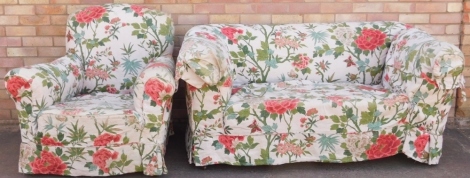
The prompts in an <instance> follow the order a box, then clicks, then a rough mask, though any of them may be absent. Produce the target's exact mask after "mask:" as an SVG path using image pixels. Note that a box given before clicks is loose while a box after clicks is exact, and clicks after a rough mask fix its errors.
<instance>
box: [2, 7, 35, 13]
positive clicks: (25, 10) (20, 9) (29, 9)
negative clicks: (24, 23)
mask: <svg viewBox="0 0 470 178" xmlns="http://www.w3.org/2000/svg"><path fill="white" fill-rule="evenodd" d="M4 9H5V10H4V11H5V14H6V15H34V6H32V5H15V6H5V7H4Z"/></svg>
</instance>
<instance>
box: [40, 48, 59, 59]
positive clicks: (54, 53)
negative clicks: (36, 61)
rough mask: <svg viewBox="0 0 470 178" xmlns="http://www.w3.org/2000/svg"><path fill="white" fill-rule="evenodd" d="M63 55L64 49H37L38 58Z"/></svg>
mask: <svg viewBox="0 0 470 178" xmlns="http://www.w3.org/2000/svg"><path fill="white" fill-rule="evenodd" d="M63 55H65V48H64V47H39V48H38V56H41V57H44V56H48V57H50V56H54V57H55V56H63Z"/></svg>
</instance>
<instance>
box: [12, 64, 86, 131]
mask: <svg viewBox="0 0 470 178" xmlns="http://www.w3.org/2000/svg"><path fill="white" fill-rule="evenodd" d="M82 71H83V70H81V69H80V64H79V63H78V62H76V61H74V60H73V59H71V58H69V57H68V56H64V57H61V58H58V59H56V60H55V61H53V62H51V63H45V64H36V65H33V66H27V67H21V68H16V69H13V70H11V71H9V72H8V73H7V74H6V76H5V87H6V88H7V93H8V94H9V96H10V97H11V98H12V99H13V100H14V102H15V105H16V109H17V110H18V119H19V122H20V128H21V132H23V133H22V135H24V136H26V137H28V138H27V139H32V134H34V133H35V132H36V127H35V126H34V125H33V123H34V122H35V121H36V117H37V115H38V114H39V113H40V111H41V110H43V109H44V108H46V107H47V106H50V105H52V104H54V103H56V102H61V101H64V100H66V99H68V98H70V97H72V96H75V95H76V94H78V93H79V92H80V87H81V85H82V82H81V80H82V77H83V73H82ZM23 139H26V138H23Z"/></svg>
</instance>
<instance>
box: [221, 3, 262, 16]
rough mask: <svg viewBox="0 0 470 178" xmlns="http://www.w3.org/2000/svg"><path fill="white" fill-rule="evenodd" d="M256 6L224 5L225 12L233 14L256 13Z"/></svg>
mask: <svg viewBox="0 0 470 178" xmlns="http://www.w3.org/2000/svg"><path fill="white" fill-rule="evenodd" d="M256 8H257V6H256V5H254V4H226V5H225V12H227V13H234V14H246V13H250V14H251V13H256Z"/></svg>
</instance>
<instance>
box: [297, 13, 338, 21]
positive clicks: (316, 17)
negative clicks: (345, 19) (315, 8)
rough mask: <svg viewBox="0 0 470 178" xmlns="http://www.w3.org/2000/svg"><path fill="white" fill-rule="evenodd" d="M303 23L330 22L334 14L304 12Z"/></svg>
mask: <svg viewBox="0 0 470 178" xmlns="http://www.w3.org/2000/svg"><path fill="white" fill-rule="evenodd" d="M304 22H305V23H332V22H335V15H334V14H305V15H304Z"/></svg>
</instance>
